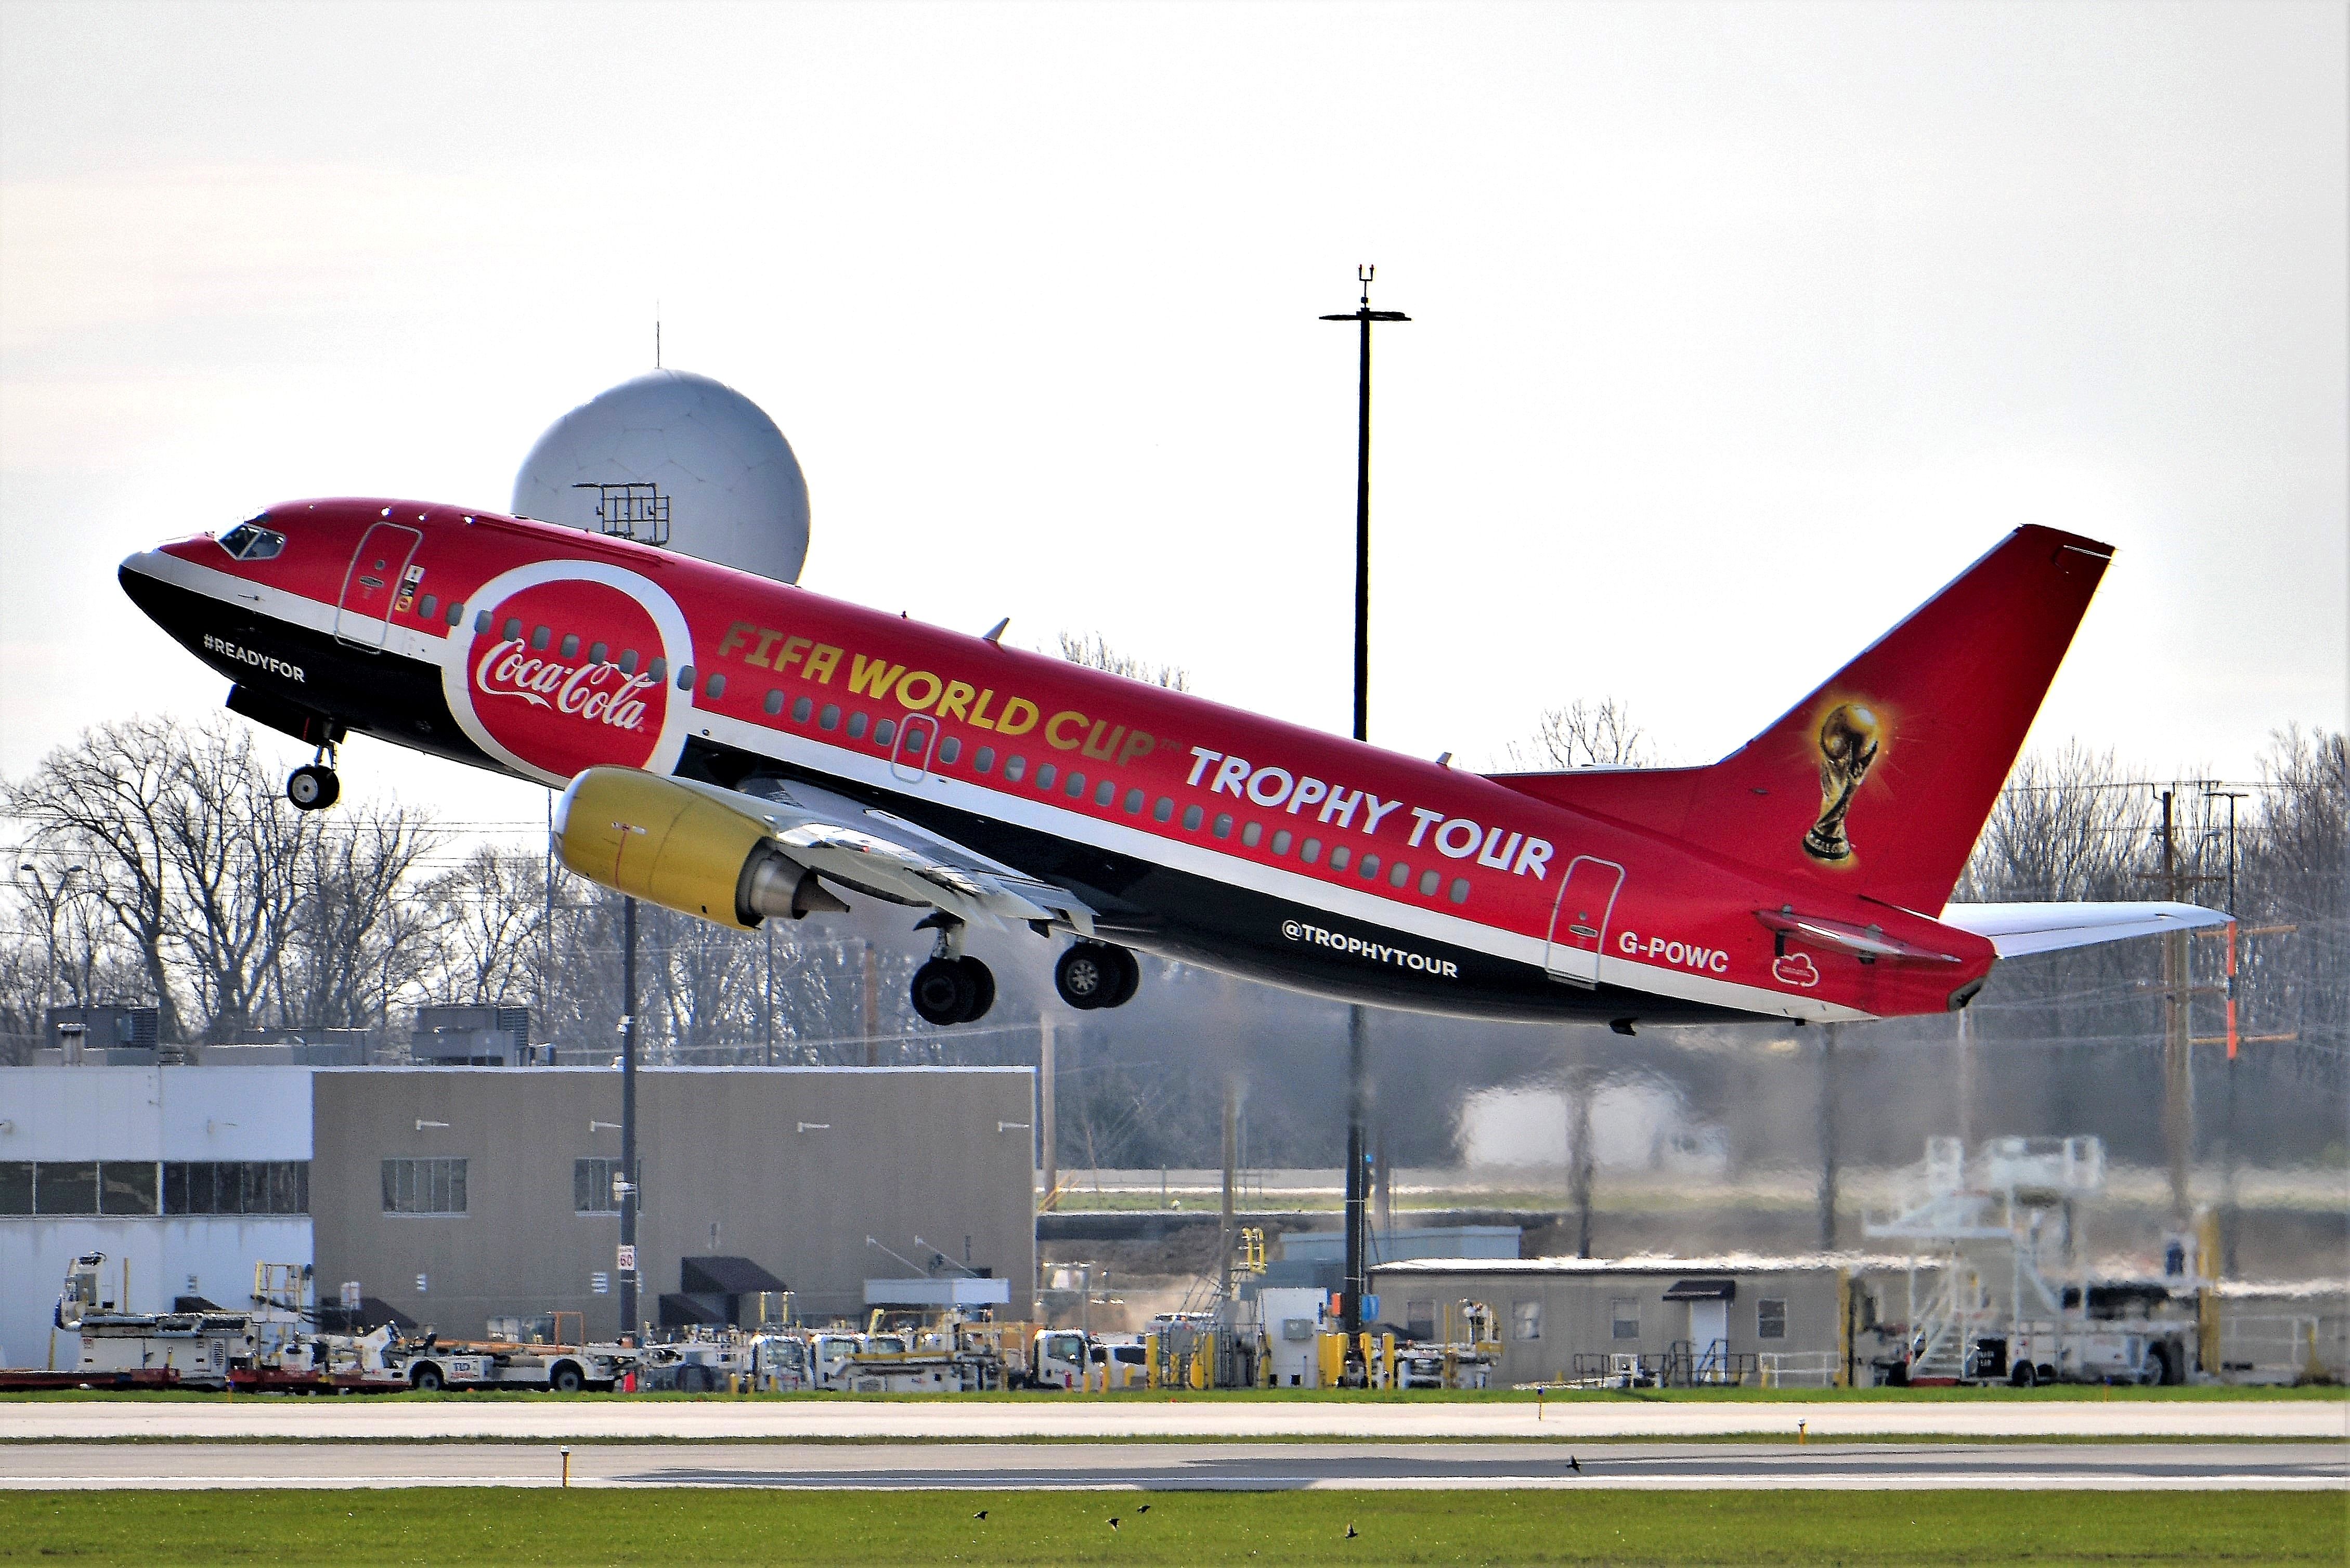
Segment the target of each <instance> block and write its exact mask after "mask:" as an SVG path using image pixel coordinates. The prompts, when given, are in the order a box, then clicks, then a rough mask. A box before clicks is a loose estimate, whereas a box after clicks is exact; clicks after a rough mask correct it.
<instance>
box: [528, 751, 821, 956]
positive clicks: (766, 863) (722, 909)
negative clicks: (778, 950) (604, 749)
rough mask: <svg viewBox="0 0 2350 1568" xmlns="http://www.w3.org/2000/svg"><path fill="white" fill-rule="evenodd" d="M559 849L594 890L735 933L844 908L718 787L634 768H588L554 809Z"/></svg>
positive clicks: (811, 874) (557, 847)
mask: <svg viewBox="0 0 2350 1568" xmlns="http://www.w3.org/2000/svg"><path fill="white" fill-rule="evenodd" d="M555 845H556V853H557V854H559V855H560V856H561V857H563V863H564V864H565V865H566V866H567V867H570V868H571V869H572V870H574V871H576V872H577V873H578V874H579V875H580V876H582V877H587V880H589V881H590V882H593V883H596V884H597V885H598V887H604V888H612V889H613V890H614V891H616V892H620V893H626V894H629V896H630V897H632V898H642V899H644V900H645V901H646V902H647V903H649V904H659V905H660V907H661V908H662V909H675V910H676V911H678V913H680V914H681V915H692V916H694V917H696V918H697V919H705V920H709V921H711V922H712V923H713V924H716V925H722V926H731V927H733V928H734V929H738V930H745V931H749V930H756V929H758V928H759V922H760V921H761V920H762V919H765V918H766V917H767V916H770V915H785V916H789V917H790V918H791V919H795V920H796V919H801V918H802V917H804V916H806V915H807V914H809V913H811V912H812V911H815V910H817V909H833V910H841V909H847V908H848V906H847V904H844V903H842V902H841V901H840V899H839V898H837V897H836V896H835V895H834V894H833V893H832V892H831V891H830V890H829V889H827V888H826V887H825V886H824V885H823V884H822V883H820V882H818V881H817V880H816V873H815V872H813V871H811V870H809V869H808V868H807V867H805V866H802V865H800V864H799V863H798V862H797V861H795V860H794V859H792V858H791V857H788V856H786V855H785V854H784V853H783V852H782V851H781V850H779V849H777V848H776V847H775V845H774V844H773V843H771V842H770V841H769V835H768V828H767V825H766V824H765V823H764V822H761V821H760V820H759V819H758V818H757V817H755V816H753V815H750V814H749V813H747V812H744V811H742V810H740V809H738V808H736V807H734V806H733V805H728V804H727V803H726V802H725V800H724V799H723V796H722V795H721V794H720V792H717V791H714V790H713V791H708V792H705V791H703V790H702V789H700V788H698V787H696V786H695V785H693V784H686V783H683V782H681V781H680V780H677V779H672V778H663V777H661V776H660V775H659V774H649V773H645V772H643V771H641V770H639V769H637V768H589V769H587V771H586V772H585V773H582V774H580V775H579V776H578V777H577V778H575V779H573V780H572V781H571V784H570V787H569V788H567V789H566V790H565V791H564V792H563V798H562V799H561V800H560V801H559V802H558V803H557V804H556V808H555Z"/></svg>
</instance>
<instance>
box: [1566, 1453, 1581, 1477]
mask: <svg viewBox="0 0 2350 1568" xmlns="http://www.w3.org/2000/svg"><path fill="white" fill-rule="evenodd" d="M1566 1468H1567V1469H1571V1470H1573V1471H1574V1472H1575V1474H1576V1475H1581V1474H1582V1473H1583V1461H1582V1460H1581V1459H1576V1458H1575V1456H1574V1455H1573V1454H1569V1455H1567V1456H1566Z"/></svg>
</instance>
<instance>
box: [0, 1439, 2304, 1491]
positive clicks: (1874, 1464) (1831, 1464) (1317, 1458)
mask: <svg viewBox="0 0 2350 1568" xmlns="http://www.w3.org/2000/svg"><path fill="white" fill-rule="evenodd" d="M1570 1459H1573V1460H1574V1461H1575V1462H1578V1463H1580V1464H1581V1466H1582V1469H1580V1470H1579V1471H1578V1470H1576V1469H1575V1468H1574V1467H1573V1465H1572V1464H1570V1462H1569V1461H1570ZM562 1473H563V1457H562V1455H561V1453H560V1452H559V1451H558V1450H557V1449H554V1448H550V1447H545V1446H541V1445H538V1444H523V1443H480V1444H476V1443H333V1444H315V1443H192V1444H156V1443H56V1444H51V1443H27V1444H18V1445H14V1446H11V1447H9V1448H7V1449H0V1490H65V1489H74V1490H87V1489H131V1488H165V1489H192V1488H241V1487H270V1488H322V1487H323V1488H342V1487H412V1486H539V1487H545V1486H555V1485H558V1484H560V1481H561V1478H562ZM571 1481H572V1484H573V1485H575V1486H602V1487H680V1486H684V1487H857V1488H871V1489H880V1490H906V1489H910V1488H931V1489H938V1488H948V1489H959V1490H980V1491H1015V1490H1039V1489H1045V1490H1097V1489H1141V1490H1176V1491H1182V1490H1223V1491H1290V1490H1312V1489H1316V1488H1369V1489H1375V1490H1402V1489H1435V1488H1468V1489H1490V1488H1501V1487H1552V1488H1576V1487H1588V1488H1597V1489H1602V1490H1605V1489H1609V1488H1637V1489H1639V1490H1647V1491H1653V1490H1717V1489H1727V1490H1750V1491H1751V1490H1793V1489H1803V1488H1825V1489H1832V1490H1918V1489H1921V1488H1962V1489H1970V1490H2019V1489H2029V1490H2148V1489H2156V1490H2216V1489H2223V1488H2224V1489H2254V1490H2324V1489H2329V1488H2331V1489H2344V1490H2350V1449H2345V1448H2343V1447H2342V1446H2340V1445H2338V1444H2332V1443H2032V1444H2009V1445H2001V1444H1987V1443H1950V1444H1942V1443H1920V1444H1913V1443H1862V1444H1846V1445H1841V1446H1839V1445H1818V1444H1814V1445H1806V1446H1803V1447H1797V1446H1794V1445H1792V1444H1787V1443H1771V1444H1749V1443H1685V1444H1669V1443H1653V1444H1652V1443H1640V1444H1608V1445H1606V1446H1604V1447H1598V1448H1590V1449H1583V1450H1582V1451H1580V1452H1574V1453H1570V1450H1569V1449H1567V1448H1566V1447H1565V1446H1563V1445H1561V1444H1558V1443H1538V1444H1537V1443H1388V1444H1377V1445H1370V1446H1355V1445H1341V1444H1335V1443H1180V1444H1178V1443H1074V1444H1035V1443H1025V1444H1023V1443H955V1444H943V1443H905V1444H898V1443H873V1444H837V1443H836V1444H788V1443H773V1444H770V1443H755V1444H754V1443H742V1444H683V1443H681V1444H666V1443H664V1444H633V1443H595V1444H582V1445H579V1446H577V1447H575V1448H574V1449H572V1451H571Z"/></svg>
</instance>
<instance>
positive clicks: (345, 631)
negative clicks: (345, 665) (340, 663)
mask: <svg viewBox="0 0 2350 1568" xmlns="http://www.w3.org/2000/svg"><path fill="white" fill-rule="evenodd" d="M423 543H424V535H422V534H421V533H419V532H417V531H416V530H415V529H413V528H407V527H402V526H401V525H400V524H397V523H378V524H375V525H374V526H372V527H370V528H369V530H368V531H367V533H366V535H364V536H363V537H361V538H360V540H359V548H358V549H357V550H354V551H353V552H351V564H350V568H349V569H348V571H346V572H344V574H343V594H342V597H341V598H339V599H338V600H337V601H336V603H335V639H336V640H337V641H338V642H347V643H349V644H350V645H351V646H352V647H354V648H371V649H380V648H381V647H382V646H383V645H384V643H385V641H386V640H388V639H390V636H391V601H392V597H393V596H394V595H396V594H397V593H399V592H400V579H401V578H402V577H404V576H407V574H408V563H409V562H410V560H411V559H412V558H413V557H414V556H415V555H416V547H417V546H418V545H421V544H423Z"/></svg>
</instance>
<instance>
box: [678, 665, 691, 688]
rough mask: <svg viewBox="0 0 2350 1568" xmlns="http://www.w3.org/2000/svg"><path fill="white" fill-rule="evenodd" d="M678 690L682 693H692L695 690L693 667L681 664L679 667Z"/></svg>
mask: <svg viewBox="0 0 2350 1568" xmlns="http://www.w3.org/2000/svg"><path fill="white" fill-rule="evenodd" d="M677 689H678V690H679V691H692V690H693V666H692V665H691V664H681V665H679V666H678V667H677Z"/></svg>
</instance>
